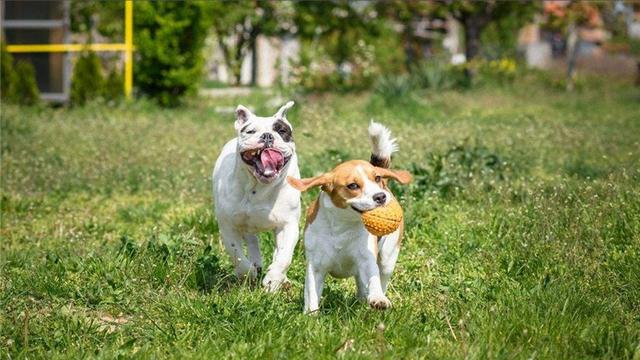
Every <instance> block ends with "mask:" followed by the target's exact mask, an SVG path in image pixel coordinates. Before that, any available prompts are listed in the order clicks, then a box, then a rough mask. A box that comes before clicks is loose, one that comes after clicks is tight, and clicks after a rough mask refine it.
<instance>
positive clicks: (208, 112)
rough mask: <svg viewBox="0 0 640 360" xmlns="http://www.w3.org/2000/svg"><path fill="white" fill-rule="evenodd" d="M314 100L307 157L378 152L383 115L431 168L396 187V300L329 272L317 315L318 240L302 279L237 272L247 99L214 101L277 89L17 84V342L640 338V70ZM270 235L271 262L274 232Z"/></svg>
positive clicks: (415, 159)
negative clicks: (239, 124) (238, 155)
mask: <svg viewBox="0 0 640 360" xmlns="http://www.w3.org/2000/svg"><path fill="white" fill-rule="evenodd" d="M296 100H297V105H296V108H295V109H294V110H292V111H291V112H290V115H289V118H290V120H291V121H292V122H293V124H294V127H295V136H296V143H297V147H298V153H299V158H300V165H301V169H302V175H303V176H310V175H313V174H317V173H319V172H321V171H324V170H327V169H329V168H331V167H333V166H334V165H335V164H337V163H338V162H340V161H342V160H346V159H352V158H363V159H365V158H368V150H369V149H368V144H367V142H366V140H365V139H366V126H367V123H368V121H369V119H371V118H375V119H376V120H378V121H380V122H383V123H384V124H386V125H388V126H389V127H390V128H391V129H392V130H393V131H394V133H395V134H396V135H397V137H398V141H399V145H400V147H401V150H400V152H399V153H398V154H397V157H396V158H395V162H394V164H395V167H397V168H404V169H409V170H411V171H412V172H413V173H414V175H415V180H416V181H415V182H414V183H413V184H412V185H411V186H408V187H406V188H400V187H397V188H396V189H395V190H396V193H397V194H399V195H400V196H401V197H402V202H403V206H404V208H405V212H406V215H407V228H406V237H405V240H404V247H403V250H402V252H401V254H400V258H399V262H398V266H397V268H396V272H395V274H394V277H393V279H392V283H391V288H390V293H389V297H390V299H391V301H392V302H393V304H394V307H393V309H392V310H390V311H386V312H378V311H373V310H370V309H368V308H367V306H366V305H364V304H362V303H359V302H358V301H357V300H356V299H355V295H354V294H355V285H354V283H353V282H352V281H336V280H330V281H329V283H328V289H327V291H326V292H325V297H324V300H323V303H322V313H321V315H320V316H318V317H308V316H305V315H303V314H302V312H301V310H302V286H303V282H304V271H303V269H304V257H303V251H302V246H301V245H302V244H301V243H300V244H299V246H298V248H297V251H296V255H295V257H294V260H293V265H292V267H291V270H290V272H289V277H290V278H291V280H292V282H293V287H292V288H291V289H290V290H288V291H285V292H281V293H278V294H275V295H270V294H266V293H264V292H263V291H262V290H261V289H260V288H251V287H250V286H247V285H243V284H239V283H237V281H235V280H234V278H233V277H232V276H231V274H232V273H233V271H232V268H231V265H230V263H229V260H228V259H227V257H226V256H225V255H224V252H223V249H222V245H221V243H220V239H219V237H218V232H217V225H216V221H215V218H214V215H213V214H212V211H211V191H210V172H211V169H212V166H213V162H214V161H215V158H216V156H217V154H218V152H219V150H220V149H221V146H222V144H223V143H224V142H226V141H227V140H228V139H229V138H231V137H232V136H233V134H234V130H233V125H232V123H233V115H232V114H231V113H220V112H218V111H216V110H215V109H216V107H218V109H226V108H229V107H233V106H235V105H236V104H237V103H238V102H241V103H243V104H245V105H249V106H252V107H254V108H255V109H256V110H257V113H258V114H265V113H269V114H270V113H273V112H275V110H276V109H277V106H278V105H279V104H278V105H276V104H269V102H270V101H271V97H270V96H268V95H266V94H264V93H260V92H256V93H255V94H253V95H252V96H251V97H248V98H227V99H215V100H207V99H200V100H197V101H194V102H193V103H192V104H191V105H189V106H188V107H186V108H182V109H176V110H163V109H160V108H157V107H156V106H154V105H152V104H150V103H148V102H145V101H139V102H135V103H130V104H121V105H113V106H112V105H104V104H102V105H100V104H93V105H89V106H87V107H85V108H79V109H71V110H69V109H53V108H44V107H42V108H18V107H15V106H10V105H5V104H3V106H2V122H1V126H2V232H1V236H2V238H1V242H0V358H84V357H99V358H114V357H116V356H119V355H122V356H124V357H129V356H136V357H141V358H147V357H151V356H158V357H179V358H182V357H188V358H191V357H193V358H204V357H209V358H227V357H229V358H333V357H336V356H338V357H346V358H382V357H385V358H434V359H441V358H480V359H482V358H507V359H512V358H515V359H525V358H526V359H529V358H536V359H560V358H575V359H585V358H616V359H619V358H628V359H636V360H637V359H640V90H639V89H638V88H633V87H631V86H629V85H624V84H617V83H611V82H607V81H604V80H601V81H597V80H593V81H591V82H589V83H588V84H587V86H585V88H584V89H582V90H581V91H578V92H575V93H569V94H568V93H565V92H563V91H560V90H554V89H553V88H550V87H547V86H545V85H542V84H541V83H540V82H538V81H537V80H535V79H523V80H521V81H518V82H517V85H512V86H505V87H483V88H479V89H474V90H469V91H466V92H453V91H447V92H441V93H434V92H414V93H412V94H411V96H408V97H403V98H402V99H400V100H399V103H393V104H390V105H385V102H384V101H383V99H381V98H380V97H379V96H378V95H371V94H369V93H362V94H331V95H323V96H318V95H316V96H306V97H305V96H300V97H297V98H296ZM314 195H315V194H314V193H312V194H305V195H304V196H303V202H304V204H308V203H309V202H310V200H311V199H312V197H313V196H314ZM261 246H262V248H263V253H265V254H266V260H267V261H266V262H268V261H269V260H270V257H271V251H272V249H273V244H272V237H271V235H268V234H264V236H262V241H261ZM381 324H384V327H382V326H381ZM383 328H384V329H383Z"/></svg>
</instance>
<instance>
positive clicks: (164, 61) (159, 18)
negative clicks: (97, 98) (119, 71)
mask: <svg viewBox="0 0 640 360" xmlns="http://www.w3.org/2000/svg"><path fill="white" fill-rule="evenodd" d="M135 6H136V9H135V11H136V23H135V26H136V28H137V30H136V48H137V51H136V55H137V59H136V61H135V65H134V66H135V71H134V75H135V82H136V86H138V88H139V90H140V91H141V92H142V93H143V94H146V95H148V96H150V97H152V98H154V99H156V100H157V101H158V103H160V104H161V105H163V106H176V105H179V104H180V103H181V101H182V100H183V98H184V96H185V95H187V94H189V93H191V92H193V91H194V90H195V89H196V86H197V85H198V84H199V82H200V81H199V80H200V77H201V75H202V65H203V63H204V61H203V57H202V49H203V47H204V40H205V36H206V34H207V21H206V11H205V7H206V6H207V3H206V2H195V1H187V2H173V1H169V2H164V1H158V2H155V1H145V2H136V3H135Z"/></svg>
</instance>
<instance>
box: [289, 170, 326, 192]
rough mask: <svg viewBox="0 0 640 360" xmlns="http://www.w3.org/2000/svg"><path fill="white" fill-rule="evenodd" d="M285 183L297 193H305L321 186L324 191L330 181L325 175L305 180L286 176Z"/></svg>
mask: <svg viewBox="0 0 640 360" xmlns="http://www.w3.org/2000/svg"><path fill="white" fill-rule="evenodd" d="M287 182H288V183H289V185H291V186H293V188H294V189H296V190H298V191H307V190H309V189H311V188H312V187H316V186H322V188H323V190H324V189H325V188H326V187H327V186H328V185H330V183H331V179H330V177H329V175H327V174H322V175H318V176H316V177H312V178H306V179H296V178H294V177H291V176H287Z"/></svg>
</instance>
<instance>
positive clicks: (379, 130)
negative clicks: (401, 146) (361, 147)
mask: <svg viewBox="0 0 640 360" xmlns="http://www.w3.org/2000/svg"><path fill="white" fill-rule="evenodd" d="M369 140H370V141H371V153H372V154H373V155H376V156H377V157H380V158H383V159H390V158H391V154H393V153H394V152H396V151H398V144H397V143H396V139H394V138H392V137H391V130H389V129H388V128H387V127H386V126H384V125H382V124H380V123H377V122H375V121H373V120H372V121H371V122H370V123H369Z"/></svg>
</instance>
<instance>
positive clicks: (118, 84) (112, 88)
mask: <svg viewBox="0 0 640 360" xmlns="http://www.w3.org/2000/svg"><path fill="white" fill-rule="evenodd" d="M123 87H124V83H123V80H122V75H120V72H119V71H118V69H117V68H115V67H114V68H113V69H112V70H111V71H110V72H109V75H107V79H106V80H105V82H104V89H103V91H102V95H103V96H104V98H105V99H106V100H111V101H114V100H118V99H120V98H121V97H122V96H123V95H124V93H123V92H124V90H123Z"/></svg>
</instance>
